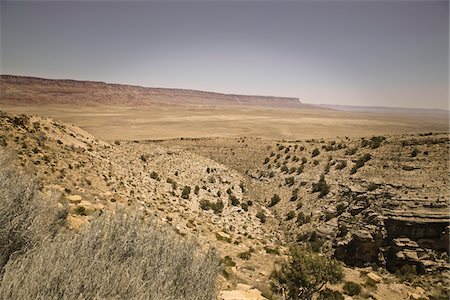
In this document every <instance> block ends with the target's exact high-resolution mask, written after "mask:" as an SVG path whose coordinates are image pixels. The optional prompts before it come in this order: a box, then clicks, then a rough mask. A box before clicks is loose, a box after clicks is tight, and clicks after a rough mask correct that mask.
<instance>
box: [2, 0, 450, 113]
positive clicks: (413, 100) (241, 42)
mask: <svg viewBox="0 0 450 300" xmlns="http://www.w3.org/2000/svg"><path fill="white" fill-rule="evenodd" d="M0 3H1V4H0V5H1V73H2V74H17V75H27V76H38V77H46V78H69V79H81V80H99V81H105V82H114V83H127V84H137V85H143V86H151V87H174V88H188V89H199V90H208V91H217V92H226V93H243V94H260V95H278V96H293V97H299V98H300V99H301V100H302V101H304V102H308V103H329V104H349V105H382V106H404V107H428V108H446V109H448V92H449V88H448V69H449V57H448V56H449V1H428V0H426V1H339V0H334V1H290V2H281V1H272V2H270V1H264V2H262V1H256V0H253V1H247V2H242V1H233V2H229V1H228V2H225V1H217V0H216V1H202V2H189V1H178V2H167V1H166V2H162V1H160V2H142V1H141V2H130V1H97V2H93V1H82V2H80V1H78V2H76V1H60V2H56V1H54V2H43V1H29V2H25V1H4V0H1V1H0Z"/></svg>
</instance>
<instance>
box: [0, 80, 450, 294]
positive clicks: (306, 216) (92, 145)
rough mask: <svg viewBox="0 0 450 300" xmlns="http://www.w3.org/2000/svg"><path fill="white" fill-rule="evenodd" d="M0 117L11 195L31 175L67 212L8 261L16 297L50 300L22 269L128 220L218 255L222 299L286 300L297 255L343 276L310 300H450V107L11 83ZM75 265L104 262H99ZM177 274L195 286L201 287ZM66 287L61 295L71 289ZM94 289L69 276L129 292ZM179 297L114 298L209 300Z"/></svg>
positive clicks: (77, 287)
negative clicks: (293, 251)
mask: <svg viewBox="0 0 450 300" xmlns="http://www.w3.org/2000/svg"><path fill="white" fill-rule="evenodd" d="M0 111H2V113H1V115H0V154H1V156H2V159H1V163H2V170H3V171H1V172H2V174H1V176H3V177H2V178H3V179H4V180H5V181H4V183H3V186H2V188H3V189H5V188H7V187H9V186H22V185H24V186H26V185H27V184H23V183H22V184H18V183H16V182H15V181H12V182H10V181H8V180H6V179H5V178H9V177H11V176H10V175H8V174H22V176H25V175H23V174H36V178H37V179H33V180H39V181H40V182H41V186H40V187H39V188H38V189H37V190H36V192H35V193H36V195H40V196H39V197H41V198H43V199H46V200H45V201H47V202H45V203H47V205H48V207H54V209H58V210H63V211H65V214H63V215H62V217H61V216H60V215H59V216H60V217H59V218H58V222H59V223H58V225H55V228H54V230H55V232H54V233H52V236H54V237H53V238H52V239H55V242H53V241H50V240H51V239H50V240H45V241H44V242H42V241H38V242H33V241H32V242H30V245H36V246H34V248H33V247H32V246H29V247H30V249H31V250H30V251H31V252H30V253H32V254H30V255H29V256H27V255H23V256H20V255H18V254H14V255H11V256H10V257H6V260H2V268H3V267H4V266H5V271H4V272H5V273H4V274H5V275H4V277H3V278H2V287H1V288H0V291H1V294H0V295H2V296H3V298H5V299H28V297H30V295H33V294H34V295H36V294H39V293H40V294H39V295H41V296H40V297H41V298H46V295H51V293H50V290H49V291H46V290H45V289H43V287H42V286H39V285H38V284H36V285H31V286H30V287H29V288H26V289H23V290H20V289H17V288H16V285H20V284H24V285H25V284H26V283H27V282H29V280H33V278H34V277H33V276H39V275H36V274H35V273H33V272H28V273H27V272H26V271H25V270H26V269H27V268H33V267H36V268H37V270H41V271H42V268H44V267H43V266H45V264H42V263H41V261H45V260H46V259H51V257H52V256H51V255H50V256H48V255H49V254H48V253H49V252H51V251H56V250H55V249H56V248H52V247H58V246H57V245H58V244H57V242H58V241H59V240H58V239H59V236H64V235H66V236H70V234H74V232H75V233H76V232H80V234H79V235H80V236H83V234H85V233H84V232H85V230H87V229H86V228H89V226H90V225H89V224H90V223H92V224H97V223H96V220H97V219H99V218H100V219H101V218H103V217H104V216H103V215H105V214H106V213H107V212H114V211H116V210H117V209H122V210H124V211H125V214H131V215H133V214H136V215H139V216H142V217H143V218H144V219H145V220H146V221H147V222H153V223H154V224H155V226H157V227H161V228H166V230H168V231H170V234H168V236H170V237H172V234H173V238H174V239H175V240H176V239H186V240H188V241H190V242H192V243H193V244H189V245H190V246H189V247H194V246H192V245H194V244H195V245H196V246H195V247H198V248H199V249H203V250H205V249H207V248H208V249H214V250H215V251H217V254H216V255H217V257H218V259H219V263H218V264H219V266H220V268H218V269H217V272H219V273H218V276H217V280H216V277H208V280H209V281H208V280H203V281H204V284H205V285H206V284H208V285H210V286H215V285H217V291H216V292H217V295H216V294H214V297H218V298H219V299H223V300H233V299H234V300H237V299H242V300H247V299H248V300H250V299H255V300H261V299H283V297H284V296H283V293H282V292H279V291H278V292H277V289H276V284H274V282H277V281H276V280H275V281H274V275H273V274H274V273H273V270H274V269H275V268H276V266H277V265H279V264H280V263H281V262H283V261H285V260H286V259H287V258H288V257H289V255H290V254H289V253H290V252H289V249H290V248H291V247H292V246H296V245H297V246H298V245H303V246H304V247H306V248H307V249H308V251H310V253H312V254H311V255H313V256H314V255H315V256H314V257H318V258H317V259H318V260H320V259H322V258H323V257H325V258H326V259H332V261H333V263H336V264H339V266H341V268H342V270H343V271H342V272H343V278H342V279H341V280H339V281H337V280H336V282H333V280H326V281H325V282H324V285H322V286H320V289H319V290H317V291H315V292H314V296H313V297H314V299H379V300H381V299H416V300H418V299H447V297H448V295H449V290H448V287H449V286H450V263H449V256H448V255H449V228H450V227H449V222H450V213H449V202H448V201H449V190H448V186H449V171H448V166H449V145H450V144H449V131H448V130H449V127H448V126H449V115H448V111H445V110H420V109H401V108H395V109H388V108H382V107H375V108H374V107H365V108H364V107H362V108H361V107H360V108H353V109H351V108H349V107H341V108H339V107H325V106H317V105H310V104H305V103H302V102H300V100H299V99H295V98H283V97H265V96H242V95H225V94H218V93H210V92H200V91H192V90H177V89H155V88H144V87H136V86H125V85H113V84H106V83H100V82H88V81H73V80H47V79H40V78H30V77H19V76H7V75H2V77H1V95H0ZM8 172H13V173H8ZM14 172H15V173H14ZM27 176H28V175H27ZM19 177H20V175H19ZM25 190H27V189H25ZM33 195H34V194H33ZM49 195H51V196H49ZM33 197H34V196H30V199H34V198H33ZM36 197H37V196H36ZM13 206H14V204H12V207H13ZM5 207H6V206H5ZM5 210H6V208H5ZM42 211H44V210H42ZM42 211H40V212H42ZM42 214H43V215H45V216H47V214H48V213H42ZM34 218H35V219H36V220H38V221H39V217H36V216H35V217H34ZM100 219H99V220H100ZM33 220H34V219H33ZM46 220H47V219H46ZM101 220H103V219H101ZM5 222H7V220H6V221H5ZM33 222H35V221H33ZM43 222H44V221H43ZM1 224H3V223H1ZM5 224H7V223H5ZM10 224H11V223H10ZM33 224H34V223H33ZM52 224H53V223H52ZM11 226H12V225H11ZM92 226H93V227H94V228H96V227H95V226H99V225H98V224H97V225H95V226H94V225H92ZM4 227H6V225H5V226H4ZM30 228H33V227H32V226H31V227H30ZM16 229H17V228H16ZM16 229H14V230H16ZM27 230H33V229H27ZM31 232H32V231H31ZM39 232H40V231H39ZM123 234H124V235H126V234H125V233H123ZM2 238H3V237H2ZM97 238H98V237H97ZM80 239H81V238H80ZM2 241H3V240H2ZM27 243H28V242H27ZM27 243H25V244H27ZM46 243H47V244H48V245H46ZM52 244H54V245H55V246H51V245H52ZM126 244H127V243H125V242H124V244H123V247H125V245H126ZM8 245H9V244H8ZM27 245H28V244H27ZM49 245H50V246H49ZM10 247H12V248H11V249H14V247H16V245H13V244H11V245H10ZM27 247H28V246H27ZM80 247H81V246H80ZM130 247H131V246H130ZM136 247H137V246H136ZM125 248H127V247H125ZM39 249H44V250H45V251H47V252H45V251H44V250H42V253H43V254H40V252H39V251H41V250H39ZM71 249H72V248H71ZM73 249H75V248H73ZM76 249H78V248H76ZM83 249H84V248H79V250H78V251H80V252H79V253H84V252H82V251H85V250H83ZM86 249H88V248H86ZM89 249H90V248H89ZM130 249H134V250H133V251H135V252H136V253H137V252H139V251H138V250H136V249H139V248H130ZM11 251H12V250H11ZM68 251H72V250H70V249H69V250H68ZM121 251H122V250H118V253H122V252H121ZM130 251H131V250H130ZM133 251H131V252H130V253H131V254H130V253H128V252H127V253H125V252H124V254H123V255H124V256H123V257H128V256H127V255H131V256H132V255H133V254H132V253H134V252H133ZM183 251H184V250H183ZM199 251H200V250H199ZM205 251H206V250H205ZM13 252H14V251H12V252H11V253H13ZM183 253H184V252H183ZM74 254H75V255H77V253H74ZM17 255H18V257H16V256H17ZM33 255H35V256H34V260H33V259H32V258H33ZM136 255H137V254H136ZM308 255H309V254H308ZM29 257H32V258H31V259H30V258H29ZM121 257H122V256H121ZM123 257H122V258H121V259H124V258H123ZM8 258H9V261H8ZM69 258H70V256H67V258H66V259H67V260H69ZM114 259H115V258H114ZM119 261H121V260H119ZM330 261H331V260H330ZM78 262H79V264H80V265H82V266H89V265H90V264H91V263H94V262H92V261H89V257H88V256H87V257H86V258H85V257H78ZM39 264H41V265H39ZM68 265H70V264H68ZM63 266H64V261H62V262H59V261H56V262H55V265H54V267H55V270H58V268H62V269H64V268H65V267H63ZM202 266H203V265H202ZM70 267H72V266H71V265H70ZM39 268H41V269H39ZM99 268H100V267H99ZM160 268H163V269H164V266H162V267H160ZM199 268H200V267H199ZM74 270H77V269H74ZM205 270H206V265H205V269H201V270H200V271H201V272H200V271H196V272H197V273H198V274H200V273H201V274H204V273H202V272H206V273H208V272H207V271H205ZM36 272H37V271H36ZM55 272H57V271H55ZM117 272H119V273H120V270H119V271H117ZM315 272H316V273H320V271H319V270H316V271H315ZM206 273H205V274H206ZM49 274H53V273H52V272H50V271H49ZM115 274H116V275H115V276H114V275H111V276H112V277H108V278H110V281H114V280H117V286H120V284H122V281H120V284H119V279H117V278H121V277H120V276H125V277H126V276H130V275H129V274H128V275H124V274H121V273H120V274H121V275H120V276H119V275H117V273H115ZM193 274H195V272H194V273H193ZM208 274H210V273H208ZM211 274H212V273H211ZM27 276H28V277H27ZM49 276H50V275H49ZM49 276H47V275H45V276H43V279H41V280H42V281H43V282H47V285H46V286H47V287H48V286H49V285H48V284H49V283H50V282H52V280H56V279H55V278H56V277H51V276H50V277H49ZM52 276H53V275H52ZM55 276H56V275H55ZM58 276H60V275H58ZM105 276H106V275H105ZM108 276H110V274H108ZM177 276H178V275H177ZM179 276H180V278H182V279H183V280H186V282H187V283H185V281H183V280H181V279H179V280H180V282H183V284H186V286H190V285H189V278H191V277H192V276H193V275H189V276H190V277H186V278H187V279H186V278H185V277H183V276H184V274H181V275H179ZM186 276H187V275H186ZM208 276H209V275H208ZM211 276H212V275H211ZM317 276H319V275H317ZM321 276H322V275H321ZM323 276H325V275H323ZM125 277H124V278H125ZM194 277H195V276H194ZM57 278H58V280H61V281H60V282H61V286H60V288H61V291H63V288H64V284H63V282H65V281H63V279H61V278H62V277H57ZM68 278H72V277H70V276H69V277H68ZM89 278H90V277H89ZM113 278H114V279H113ZM177 278H178V277H177ZM205 278H206V277H205ZM211 278H213V279H211ZM72 279H73V278H72ZM20 280H22V281H20ZM27 280H28V281H27ZM97 280H98V279H97V278H95V279H92V281H91V282H92V287H87V286H85V285H86V283H83V282H81V281H80V282H79V280H78V279H77V280H74V281H73V286H71V287H70V289H71V290H70V291H71V293H72V294H71V295H72V297H69V298H83V293H82V292H81V291H82V290H83V289H86V291H85V293H90V292H91V290H89V288H92V289H95V290H96V295H97V298H102V299H105V298H107V299H110V298H115V297H116V296H117V295H120V293H121V291H111V290H103V289H102V288H101V284H99V285H98V286H96V284H97ZM161 280H162V279H161ZM196 280H197V281H196ZM278 280H279V278H278ZM201 281H202V279H201V278H200V279H198V278H193V279H192V282H194V283H195V282H201ZM327 281H328V282H327ZM114 282H115V281H114ZM278 282H279V283H280V282H281V281H280V280H279V281H278ZM281 283H282V282H281ZM133 284H134V283H133ZM147 284H148V281H145V286H147ZM44 285H45V284H44ZM197 285H198V289H203V290H204V291H206V290H207V289H206V288H202V285H201V284H197ZM130 286H131V283H130ZM72 289H73V291H72ZM43 290H44V291H43ZM65 291H66V292H67V290H65ZM171 291H172V292H173V294H172V296H173V297H174V298H171V297H170V296H169V295H168V294H164V293H161V294H154V295H153V294H152V295H148V294H137V292H138V291H136V290H133V289H131V288H130V290H127V289H126V293H125V291H124V293H125V294H122V296H119V298H121V297H125V298H133V299H136V298H139V299H208V298H210V297H211V295H209V294H206V292H205V294H204V295H201V294H200V292H199V291H198V290H195V289H194V288H193V291H195V292H193V293H194V294H184V296H179V295H183V293H184V292H180V293H181V294H176V295H177V296H174V295H175V292H177V293H178V292H179V291H178V290H177V288H174V289H173V290H171ZM282 291H283V290H282ZM47 293H48V294H47ZM60 293H61V292H60ZM77 293H78V294H77ZM193 295H197V296H193ZM305 295H306V294H305ZM152 297H153V298H152ZM289 299H291V298H289ZM292 299H294V298H292ZM305 299H306V298H305Z"/></svg>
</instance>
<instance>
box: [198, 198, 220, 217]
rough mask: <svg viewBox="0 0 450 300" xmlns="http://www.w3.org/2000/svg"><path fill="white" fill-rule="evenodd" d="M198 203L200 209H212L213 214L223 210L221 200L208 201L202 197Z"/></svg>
mask: <svg viewBox="0 0 450 300" xmlns="http://www.w3.org/2000/svg"><path fill="white" fill-rule="evenodd" d="M199 204H200V208H201V209H203V210H210V209H212V210H213V211H214V213H215V214H219V213H221V212H222V210H223V207H224V205H223V202H222V200H217V201H216V202H215V203H214V202H210V201H209V200H206V199H202V200H200V202H199Z"/></svg>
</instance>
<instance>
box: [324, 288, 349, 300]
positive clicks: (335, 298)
mask: <svg viewBox="0 0 450 300" xmlns="http://www.w3.org/2000/svg"><path fill="white" fill-rule="evenodd" d="M344 299H345V298H344V295H342V293H341V292H339V291H333V290H330V289H329V288H325V289H323V290H321V291H320V293H319V296H318V297H317V300H344Z"/></svg>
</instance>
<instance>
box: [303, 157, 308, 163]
mask: <svg viewBox="0 0 450 300" xmlns="http://www.w3.org/2000/svg"><path fill="white" fill-rule="evenodd" d="M307 162H308V160H307V159H306V157H302V165H304V164H306V163H307Z"/></svg>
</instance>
